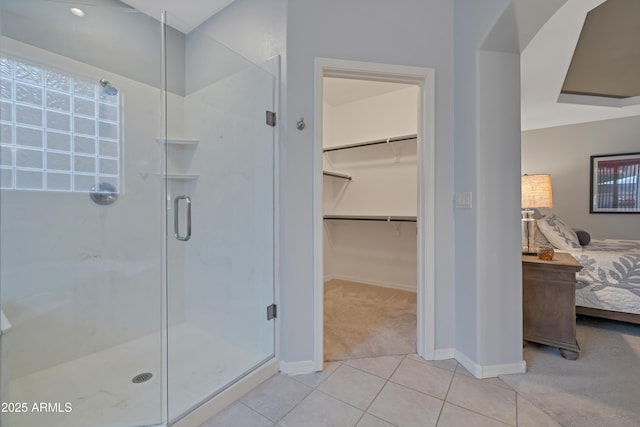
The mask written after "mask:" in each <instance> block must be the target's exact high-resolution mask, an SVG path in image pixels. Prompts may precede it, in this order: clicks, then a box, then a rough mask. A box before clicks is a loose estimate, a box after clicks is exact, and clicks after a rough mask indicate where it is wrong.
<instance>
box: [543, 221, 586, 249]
mask: <svg viewBox="0 0 640 427" xmlns="http://www.w3.org/2000/svg"><path fill="white" fill-rule="evenodd" d="M538 228H539V229H540V230H542V233H543V234H544V236H545V237H546V238H547V239H548V240H549V242H550V243H551V244H552V245H553V246H555V247H556V248H558V249H560V250H564V251H569V250H572V249H580V248H581V247H582V246H580V240H578V236H577V235H576V233H575V232H574V231H573V230H572V229H571V227H569V226H568V225H567V224H566V223H565V222H564V221H563V220H561V219H560V218H559V217H558V216H557V215H556V214H551V215H547V216H545V217H544V218H541V219H539V220H538Z"/></svg>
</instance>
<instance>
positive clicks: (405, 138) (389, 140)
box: [322, 134, 418, 153]
mask: <svg viewBox="0 0 640 427" xmlns="http://www.w3.org/2000/svg"><path fill="white" fill-rule="evenodd" d="M417 140H418V135H417V134H413V135H405V136H397V137H395V138H387V139H376V140H374V141H365V142H355V143H353V144H345V145H336V146H334V147H328V148H323V149H322V152H323V153H328V152H331V151H338V150H347V149H350V148H359V147H368V146H370V145H379V144H389V143H392V142H404V141H417Z"/></svg>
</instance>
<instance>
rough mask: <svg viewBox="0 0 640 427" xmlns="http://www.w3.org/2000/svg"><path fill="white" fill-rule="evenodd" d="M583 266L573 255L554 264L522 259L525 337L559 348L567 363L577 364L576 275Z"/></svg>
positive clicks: (563, 256) (560, 256)
mask: <svg viewBox="0 0 640 427" xmlns="http://www.w3.org/2000/svg"><path fill="white" fill-rule="evenodd" d="M581 269H582V265H580V263H579V262H578V261H576V259H575V258H574V257H573V256H571V255H570V254H565V253H556V254H555V255H554V257H553V260H552V261H543V260H541V259H538V257H537V256H535V255H523V256H522V323H523V329H522V335H523V339H524V340H525V341H531V342H537V343H540V344H545V345H550V346H553V347H558V348H559V349H560V354H562V357H564V358H565V359H570V360H576V359H577V358H578V354H580V346H579V345H578V341H576V273H577V272H578V271H580V270H581Z"/></svg>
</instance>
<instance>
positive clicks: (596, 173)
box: [589, 153, 640, 213]
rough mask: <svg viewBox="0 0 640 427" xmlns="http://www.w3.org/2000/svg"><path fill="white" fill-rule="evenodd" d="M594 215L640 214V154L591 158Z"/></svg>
mask: <svg viewBox="0 0 640 427" xmlns="http://www.w3.org/2000/svg"><path fill="white" fill-rule="evenodd" d="M590 195H591V197H590V200H591V202H590V206H589V212H591V213H640V153H624V154H604V155H598V156H591V192H590Z"/></svg>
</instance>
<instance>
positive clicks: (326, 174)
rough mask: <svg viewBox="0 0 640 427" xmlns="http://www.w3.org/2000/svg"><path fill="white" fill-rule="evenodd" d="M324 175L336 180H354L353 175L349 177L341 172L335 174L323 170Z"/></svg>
mask: <svg viewBox="0 0 640 427" xmlns="http://www.w3.org/2000/svg"><path fill="white" fill-rule="evenodd" d="M322 174H323V175H325V176H333V177H335V178H342V179H346V180H348V181H351V180H352V179H353V178H352V177H351V175H347V174H346V173H340V172H333V171H327V170H323V171H322Z"/></svg>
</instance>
